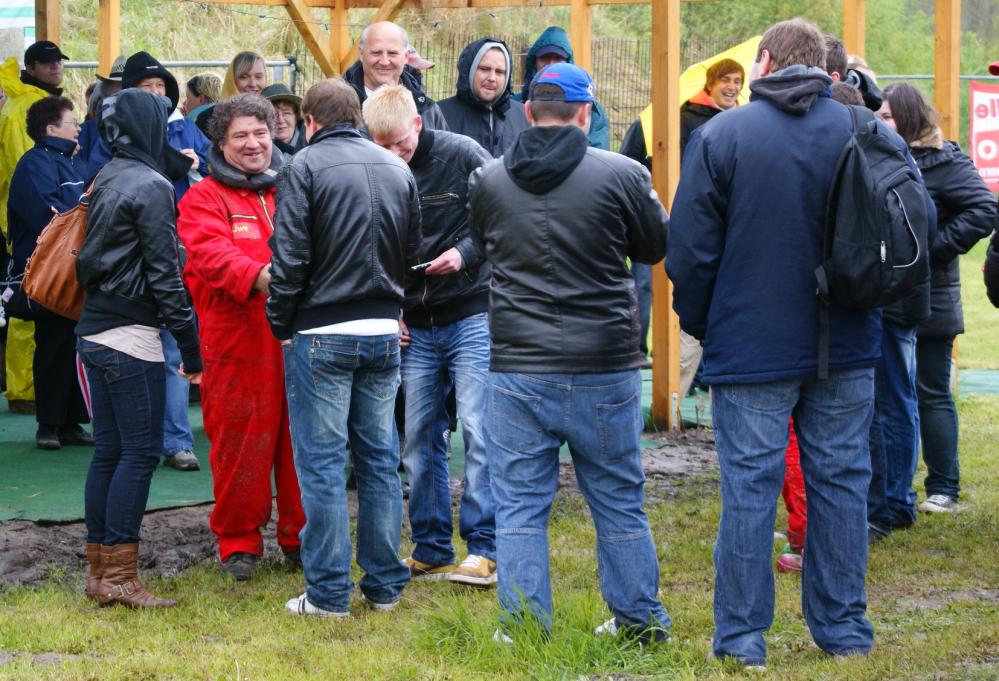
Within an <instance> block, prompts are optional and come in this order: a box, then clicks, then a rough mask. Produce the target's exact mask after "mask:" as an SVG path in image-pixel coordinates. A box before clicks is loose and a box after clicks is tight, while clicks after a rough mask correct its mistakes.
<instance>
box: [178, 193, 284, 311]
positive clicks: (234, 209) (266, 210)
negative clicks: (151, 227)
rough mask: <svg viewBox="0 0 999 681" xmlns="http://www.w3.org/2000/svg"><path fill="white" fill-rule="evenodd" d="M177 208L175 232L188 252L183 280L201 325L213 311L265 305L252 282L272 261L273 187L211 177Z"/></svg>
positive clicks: (189, 194) (264, 298)
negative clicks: (261, 187) (245, 185)
mask: <svg viewBox="0 0 999 681" xmlns="http://www.w3.org/2000/svg"><path fill="white" fill-rule="evenodd" d="M179 209H180V217H179V218H178V219H177V232H178V233H179V234H180V238H181V241H183V242H184V247H185V248H186V249H187V266H186V267H185V268H184V279H185V281H186V282H187V285H188V288H190V290H191V295H192V296H193V298H194V304H195V307H196V309H197V311H198V315H199V316H200V317H202V323H203V324H206V323H207V322H208V320H207V319H205V317H206V316H213V315H214V314H215V313H222V314H225V313H226V312H237V313H239V312H242V313H245V309H246V308H247V307H250V308H256V307H262V306H263V303H264V301H265V300H266V296H265V295H264V294H263V293H261V292H260V291H257V290H254V288H253V284H254V282H256V280H257V275H258V274H259V273H260V269H261V268H262V267H263V266H264V265H266V264H268V263H269V262H270V259H271V250H270V248H269V247H268V245H267V240H268V239H269V238H270V236H271V234H272V233H273V231H274V228H273V223H272V216H273V215H274V187H273V186H272V187H269V188H267V189H265V190H262V191H259V192H258V191H254V190H252V189H239V188H234V187H228V186H226V185H224V184H222V183H220V182H218V181H216V180H215V179H214V178H211V177H209V178H206V179H205V180H203V181H202V182H199V183H198V184H196V185H194V186H193V187H191V189H190V190H188V192H187V194H185V195H184V198H183V200H181V202H180V206H179Z"/></svg>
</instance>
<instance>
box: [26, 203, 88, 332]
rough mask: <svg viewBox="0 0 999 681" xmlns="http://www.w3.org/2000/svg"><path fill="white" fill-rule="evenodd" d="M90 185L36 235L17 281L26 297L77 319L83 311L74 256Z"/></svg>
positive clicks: (84, 225)
mask: <svg viewBox="0 0 999 681" xmlns="http://www.w3.org/2000/svg"><path fill="white" fill-rule="evenodd" d="M93 188H94V185H93V183H91V185H90V187H89V188H88V189H87V191H86V193H84V194H83V196H81V197H80V200H79V202H78V203H77V204H76V205H75V206H73V207H72V208H70V209H69V210H68V211H66V212H65V213H59V214H58V215H56V216H55V217H53V218H52V220H51V221H50V222H49V224H48V225H46V226H45V229H43V230H42V233H41V234H39V235H38V240H37V241H36V242H35V250H34V252H33V253H32V254H31V257H30V258H28V262H27V263H25V265H24V279H23V280H22V281H21V288H22V289H23V290H24V292H25V294H27V296H28V298H30V299H31V300H33V301H34V302H36V303H38V304H39V305H41V306H42V307H44V308H46V309H48V310H51V311H52V312H55V313H56V314H59V315H62V316H63V317H68V318H69V319H79V318H80V313H81V312H82V311H83V287H82V286H80V284H79V282H77V280H76V256H77V255H78V254H79V253H80V249H81V248H82V247H83V239H84V236H86V233H87V211H88V210H89V209H90V192H91V191H92V190H93Z"/></svg>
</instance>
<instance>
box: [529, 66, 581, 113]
mask: <svg viewBox="0 0 999 681" xmlns="http://www.w3.org/2000/svg"><path fill="white" fill-rule="evenodd" d="M539 85H554V86H556V87H557V88H558V89H559V90H561V92H560V93H554V92H548V93H542V94H541V96H538V93H537V92H536V89H537V87H538V86H539ZM531 99H534V100H537V101H542V102H544V101H546V102H589V103H591V104H592V103H593V102H594V101H596V97H594V94H593V79H592V78H590V74H588V73H587V72H586V70H585V69H582V68H580V67H578V66H576V65H575V64H570V63H568V62H560V63H557V64H549V65H548V66H546V67H545V68H543V69H541V71H539V72H538V75H537V76H535V77H534V82H533V83H531Z"/></svg>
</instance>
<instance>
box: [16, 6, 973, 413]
mask: <svg viewBox="0 0 999 681" xmlns="http://www.w3.org/2000/svg"><path fill="white" fill-rule="evenodd" d="M200 1H201V2H206V3H211V4H226V5H229V4H243V5H277V6H284V7H285V8H286V9H287V11H288V14H289V15H290V17H291V19H292V20H293V21H294V22H295V27H296V28H297V29H298V31H299V33H301V35H302V38H303V40H304V41H305V45H306V46H307V47H308V48H309V51H310V52H311V53H312V54H313V56H314V57H315V59H316V63H317V64H318V65H319V67H320V68H321V69H322V70H323V73H324V74H326V75H327V76H335V75H340V74H341V73H343V71H344V70H346V69H347V68H348V67H349V66H350V65H351V64H353V63H354V61H355V60H356V59H357V55H358V48H357V45H352V44H351V43H350V34H349V31H348V26H349V24H350V20H349V14H350V10H351V9H362V8H364V9H371V8H377V9H378V11H377V12H376V14H375V17H374V19H373V20H372V21H381V20H386V21H391V20H392V19H394V18H395V17H396V16H397V15H398V14H399V12H400V11H401V10H402V9H404V8H417V9H423V8H427V9H429V8H431V7H432V8H433V9H459V8H470V9H474V8H492V7H536V6H538V0H432V1H428V2H423V0H241V2H232V1H231V0H200ZM681 1H684V2H693V1H696V0H543V2H544V4H545V5H546V6H569V7H570V17H571V18H570V23H569V36H570V38H571V41H572V44H573V46H574V48H575V57H576V63H578V64H579V65H580V66H582V67H583V68H586V69H589V68H590V59H591V52H590V45H591V39H592V28H591V26H592V24H591V8H592V7H593V5H613V4H648V3H649V2H651V4H652V40H651V45H652V55H651V62H652V103H653V105H654V107H653V110H654V111H655V116H654V118H653V133H652V137H653V147H652V149H651V150H650V156H651V157H652V159H653V163H652V170H653V173H652V180H653V185H654V186H655V188H656V191H657V192H658V193H659V196H661V197H663V198H664V199H665V200H664V203H665V204H666V205H667V207H669V206H671V205H672V203H673V197H674V194H675V192H676V185H677V182H678V181H679V174H680V110H679V107H678V106H677V100H678V83H679V77H680V2H681ZM865 3H866V0H842V7H843V43H844V45H845V46H846V50H847V52H848V53H850V54H857V55H861V56H863V55H864V47H865V44H864V43H865V39H866V20H865ZM317 8H318V9H324V10H327V11H328V12H329V20H328V23H329V27H330V30H329V32H328V33H326V32H325V31H323V30H321V29H320V28H319V25H318V24H317V23H315V22H314V19H313V17H312V10H313V9H317ZM60 11H61V10H60V0H35V33H36V36H37V39H38V40H52V41H53V42H56V43H58V42H59V38H60V26H59V24H60ZM120 19H121V0H99V5H98V17H97V20H98V31H97V61H98V64H99V66H98V71H99V72H100V73H107V72H108V71H109V70H110V68H111V63H112V62H113V61H114V59H115V57H117V56H118V54H119V53H120V51H121V23H120ZM935 21H936V40H935V43H934V56H935V66H934V69H935V72H934V74H935V84H936V85H935V95H936V106H937V110H938V111H939V112H940V117H941V120H940V123H941V125H940V127H941V128H942V130H943V133H944V136H945V137H946V138H947V139H957V136H958V134H959V131H960V112H961V108H960V100H959V96H960V79H959V74H960V65H961V52H960V46H961V43H960V39H961V0H936V17H935ZM672 301H673V291H672V284H671V283H670V281H669V279H668V278H667V277H666V274H665V271H664V269H663V268H662V267H654V268H653V311H652V326H653V329H654V332H653V347H652V356H653V358H654V360H655V361H654V363H653V369H652V384H653V389H652V417H653V421H654V423H655V424H656V426H657V427H659V428H665V429H670V430H674V429H677V428H679V427H680V425H681V420H680V401H681V399H682V395H680V394H679V385H680V324H679V320H678V319H677V317H676V314H675V313H674V312H673V310H672Z"/></svg>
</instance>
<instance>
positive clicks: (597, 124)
mask: <svg viewBox="0 0 999 681" xmlns="http://www.w3.org/2000/svg"><path fill="white" fill-rule="evenodd" d="M548 45H555V46H557V47H560V48H562V50H564V51H565V53H566V54H567V55H569V63H570V64H575V63H576V62H575V61H573V52H572V45H571V44H570V43H569V34H568V33H566V32H565V29H564V28H560V27H558V26H549V27H548V28H546V29H545V30H544V31H542V32H541V35H539V36H538V39H537V40H535V41H534V44H533V45H531V49H530V50H528V51H527V57H526V58H525V59H524V83H523V87H522V88H521V90H520V92H518V93H517V94H516V95H514V99H515V100H517V101H518V102H526V101H527V100H528V99H530V97H529V96H528V94H529V92H530V89H531V81H532V80H534V76H536V75H537V73H538V70H537V69H536V68H535V67H534V62H535V59H536V55H537V53H538V50H540V49H541V48H542V47H546V46H548ZM587 139H588V140H589V143H590V146H591V147H595V148H597V149H610V123H609V122H608V121H607V114H606V113H604V108H603V107H602V106H600V102H598V101H594V102H593V111H592V112H591V113H590V131H589V133H588V134H587Z"/></svg>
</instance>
